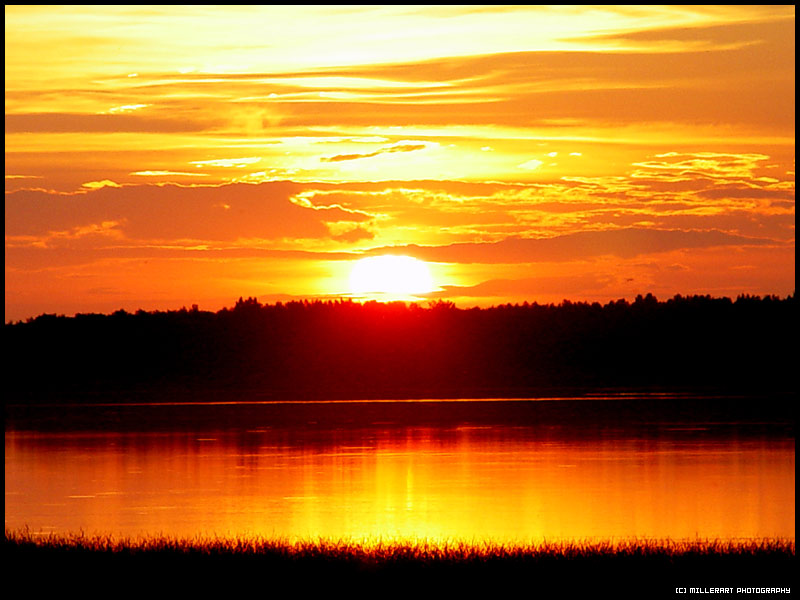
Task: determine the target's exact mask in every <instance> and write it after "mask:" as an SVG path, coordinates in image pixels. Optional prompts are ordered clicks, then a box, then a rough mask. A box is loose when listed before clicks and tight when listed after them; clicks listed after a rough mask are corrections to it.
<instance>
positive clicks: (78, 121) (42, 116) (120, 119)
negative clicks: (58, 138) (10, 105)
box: [5, 112, 218, 133]
mask: <svg viewBox="0 0 800 600" xmlns="http://www.w3.org/2000/svg"><path fill="white" fill-rule="evenodd" d="M216 124H217V125H218V123H216ZM214 125H215V123H213V122H204V121H197V120H193V119H187V118H183V117H182V118H174V117H163V116H162V117H156V116H143V115H139V114H135V113H113V114H80V113H57V112H53V113H24V114H10V115H9V114H7V115H6V116H5V126H6V133H118V132H135V133H148V132H157V133H182V132H199V131H205V130H207V129H210V128H212V127H213V126H214Z"/></svg>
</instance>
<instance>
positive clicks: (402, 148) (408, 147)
mask: <svg viewBox="0 0 800 600" xmlns="http://www.w3.org/2000/svg"><path fill="white" fill-rule="evenodd" d="M428 146H429V144H396V145H393V146H386V147H384V148H381V149H380V150H376V151H375V152H369V153H367V154H338V155H336V156H330V157H327V158H321V159H320V160H321V161H322V162H342V161H345V160H357V159H359V158H372V157H374V156H380V155H381V154H390V153H393V152H414V151H416V150H424V149H425V148H427V147H428Z"/></svg>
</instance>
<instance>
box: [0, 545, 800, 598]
mask: <svg viewBox="0 0 800 600" xmlns="http://www.w3.org/2000/svg"><path fill="white" fill-rule="evenodd" d="M4 546H5V550H4V563H5V564H6V565H7V566H8V567H10V570H8V571H7V572H9V573H16V574H20V573H23V572H25V573H32V572H38V573H48V574H50V575H56V574H57V577H58V581H59V582H60V583H59V585H67V582H69V581H71V582H72V584H80V582H84V583H86V582H89V583H94V584H99V582H104V584H111V585H115V584H117V583H118V582H126V583H125V585H126V586H130V585H133V586H142V587H146V585H147V582H148V581H156V580H158V581H160V583H159V585H160V586H162V587H163V586H164V585H166V584H167V583H171V584H172V585H175V586H176V590H177V589H181V590H183V591H185V588H186V587H187V586H189V587H196V588H198V589H204V590H208V589H209V587H211V588H214V587H224V588H228V587H231V586H232V587H234V588H235V587H238V586H244V585H251V584H260V585H265V586H273V585H277V584H279V583H280V584H281V585H286V584H289V585H291V586H293V587H295V588H298V589H299V588H303V589H328V588H330V587H339V586H348V587H359V588H360V587H366V588H371V586H376V585H378V586H386V589H392V590H396V589H406V590H410V589H414V588H416V587H417V586H423V587H424V589H425V590H432V589H434V588H445V587H446V588H447V589H451V588H453V587H457V588H460V589H463V590H474V589H479V588H484V589H486V588H491V590H493V591H494V592H498V593H499V592H502V590H504V589H507V591H511V590H512V589H518V587H519V586H520V585H523V586H526V588H529V589H530V590H531V591H536V590H538V591H540V592H545V591H547V592H548V593H553V592H559V593H560V594H563V596H564V597H573V595H574V594H578V593H587V592H592V593H600V592H601V591H603V590H608V589H610V588H613V589H612V590H611V591H612V593H613V594H615V595H616V597H620V596H625V597H627V596H629V595H630V596H631V597H635V596H636V595H637V593H641V594H642V597H661V596H670V597H674V594H675V588H676V587H690V586H692V587H696V586H708V587H727V586H733V587H736V586H740V587H780V586H784V587H786V586H790V585H791V581H793V578H790V573H792V572H793V570H794V567H795V564H794V563H795V542H794V541H792V540H746V541H660V540H629V541H620V542H600V543H595V542H592V543H589V542H585V543H583V542H547V543H542V544H536V545H534V544H530V545H512V544H501V543H494V542H476V543H469V542H463V541H447V542H432V541H426V540H422V541H413V540H407V541H403V540H400V541H381V540H366V541H351V540H325V539H321V540H313V541H298V542H289V541H285V540H280V539H270V538H262V537H249V538H205V539H204V538H194V539H178V538H169V537H151V538H141V539H116V538H111V537H101V536H97V537H87V536H81V535H76V536H52V535H51V536H34V535H31V534H30V533H28V532H8V531H6V535H5V543H4ZM165 578H166V579H165ZM382 589H383V588H382ZM635 589H636V590H638V592H636V593H634V591H635ZM628 592H631V593H630V594H629V593H628Z"/></svg>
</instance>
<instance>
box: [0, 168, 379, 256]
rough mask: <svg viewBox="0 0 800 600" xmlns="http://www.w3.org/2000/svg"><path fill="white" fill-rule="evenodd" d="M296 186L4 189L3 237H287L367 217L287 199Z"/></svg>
mask: <svg viewBox="0 0 800 600" xmlns="http://www.w3.org/2000/svg"><path fill="white" fill-rule="evenodd" d="M101 183H102V182H101ZM300 191H302V186H301V185H300V184H295V183H289V182H268V183H262V184H258V185H253V184H229V185H223V186H192V187H182V186H177V185H126V186H124V187H107V186H102V187H97V188H95V189H91V190H86V191H85V192H83V193H78V194H72V195H65V194H54V193H48V192H45V191H41V190H20V191H15V192H11V193H8V194H6V236H12V237H14V236H43V237H47V236H48V235H50V232H54V231H67V230H72V229H74V228H78V227H87V226H90V225H92V224H96V223H103V222H115V223H119V224H120V225H119V230H120V231H121V232H122V233H123V234H124V236H125V237H126V238H127V239H128V240H130V241H131V242H137V243H146V242H150V241H153V240H158V241H159V243H163V242H164V241H172V242H173V243H176V244H185V243H186V241H187V240H201V241H205V242H210V243H220V242H227V243H231V242H235V241H236V240H238V239H261V240H278V241H283V242H284V243H286V241H287V240H292V239H330V237H331V234H330V230H329V224H330V223H335V222H339V221H345V222H353V221H358V220H365V219H367V218H368V217H366V216H364V215H362V214H359V213H355V212H353V211H347V210H345V209H343V208H341V207H337V206H329V207H324V209H320V210H314V209H313V208H309V207H306V206H302V205H299V204H297V203H294V202H292V201H291V198H292V197H293V196H294V195H295V194H297V193H299V192H300ZM352 235H353V234H351V236H352ZM362 235H364V234H362Z"/></svg>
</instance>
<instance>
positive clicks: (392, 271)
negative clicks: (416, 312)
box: [350, 255, 436, 299]
mask: <svg viewBox="0 0 800 600" xmlns="http://www.w3.org/2000/svg"><path fill="white" fill-rule="evenodd" d="M435 287H436V286H435V285H434V284H433V278H432V277H431V273H430V271H429V270H428V265H426V264H425V263H424V262H423V261H421V260H418V259H416V258H412V257H410V256H395V255H385V256H370V257H367V258H362V259H361V260H359V261H357V262H356V263H355V265H353V269H352V270H351V271H350V293H351V294H353V295H354V296H372V295H377V296H380V297H383V298H387V297H388V298H392V299H395V298H397V299H401V298H403V297H407V296H413V295H414V294H424V293H427V292H431V291H433V290H434V289H435Z"/></svg>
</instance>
